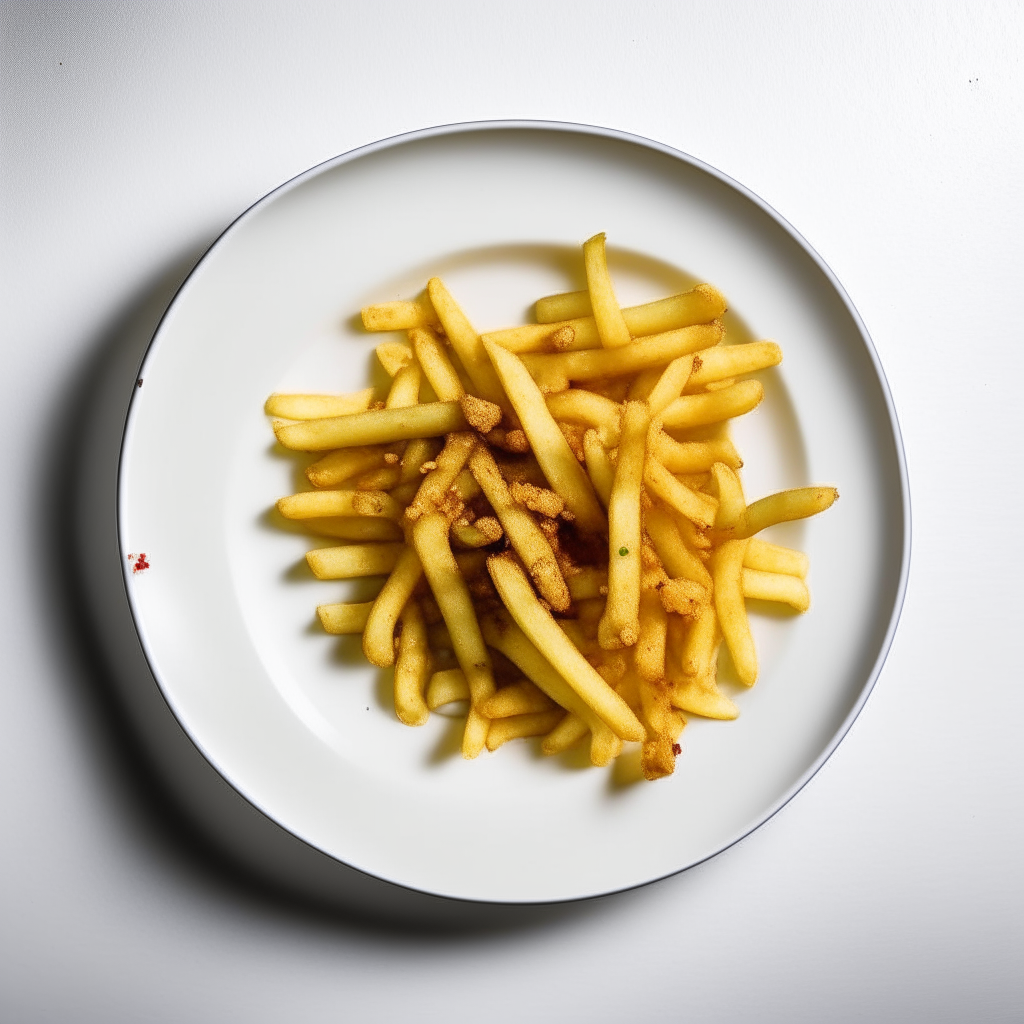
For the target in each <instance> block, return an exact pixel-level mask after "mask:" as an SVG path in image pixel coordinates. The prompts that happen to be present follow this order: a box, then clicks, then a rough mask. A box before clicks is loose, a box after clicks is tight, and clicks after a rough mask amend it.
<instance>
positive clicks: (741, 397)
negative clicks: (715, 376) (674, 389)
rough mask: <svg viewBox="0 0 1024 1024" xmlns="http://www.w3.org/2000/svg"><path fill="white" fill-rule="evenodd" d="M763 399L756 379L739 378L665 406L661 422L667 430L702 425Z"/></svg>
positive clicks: (747, 409) (741, 411) (738, 412)
mask: <svg viewBox="0 0 1024 1024" xmlns="http://www.w3.org/2000/svg"><path fill="white" fill-rule="evenodd" d="M762 398H764V387H763V386H762V385H761V382H760V381H758V380H741V381H740V382H739V383H738V384H733V385H732V386H731V387H728V388H723V389H722V390H721V391H711V392H708V393H707V394H703V395H683V396H682V398H677V399H676V400H675V401H674V402H672V403H670V404H669V405H668V406H666V408H665V411H664V412H663V413H662V414H661V422H662V423H663V424H664V425H665V426H666V427H667V428H669V429H672V430H682V429H683V428H685V427H703V426H705V425H706V424H708V423H720V422H721V421H722V420H729V419H732V418H733V417H734V416H742V415H743V414H744V413H748V412H750V410H751V409H754V408H756V407H757V406H758V405H759V404H760V403H761V399H762Z"/></svg>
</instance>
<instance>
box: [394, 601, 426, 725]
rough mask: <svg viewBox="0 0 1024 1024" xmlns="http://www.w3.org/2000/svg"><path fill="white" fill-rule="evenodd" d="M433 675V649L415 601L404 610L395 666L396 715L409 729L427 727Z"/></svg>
mask: <svg viewBox="0 0 1024 1024" xmlns="http://www.w3.org/2000/svg"><path fill="white" fill-rule="evenodd" d="M429 674H430V648H429V647H428V646H427V627H426V625H425V624H424V622H423V613H422V612H421V611H420V606H419V605H418V604H417V603H416V602H415V601H409V602H407V603H406V605H405V608H404V609H403V610H402V632H401V634H400V636H399V638H398V660H397V661H396V662H395V713H396V714H397V715H398V718H399V720H400V721H402V722H404V723H405V724H406V725H423V724H424V723H425V722H426V721H427V719H428V718H429V717H430V710H429V709H428V708H427V704H426V701H425V700H424V699H423V691H424V689H425V688H426V685H427V678H428V676H429Z"/></svg>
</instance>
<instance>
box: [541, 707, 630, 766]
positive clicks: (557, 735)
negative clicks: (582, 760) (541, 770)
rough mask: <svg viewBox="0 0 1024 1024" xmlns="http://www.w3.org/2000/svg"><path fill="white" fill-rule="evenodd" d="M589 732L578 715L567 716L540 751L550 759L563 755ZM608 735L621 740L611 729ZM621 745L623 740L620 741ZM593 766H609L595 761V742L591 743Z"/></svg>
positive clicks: (545, 740)
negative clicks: (555, 755)
mask: <svg viewBox="0 0 1024 1024" xmlns="http://www.w3.org/2000/svg"><path fill="white" fill-rule="evenodd" d="M588 732H589V730H588V728H587V723H586V722H584V721H583V719H582V718H580V717H579V716H578V715H573V714H567V715H566V716H565V717H564V718H563V719H562V720H561V721H560V722H558V723H557V725H555V727H554V728H553V729H552V730H551V731H550V732H549V733H548V734H547V736H545V737H544V739H543V741H542V742H541V745H540V749H541V751H542V752H543V753H544V754H547V755H548V756H549V757H550V756H552V755H554V754H561V753H562V752H563V751H565V750H569V749H570V747H574V746H575V745H576V744H577V743H579V741H580V740H581V739H583V737H584V736H586V735H587V733H588ZM608 735H610V736H612V737H614V738H615V739H617V740H618V739H619V738H618V736H616V735H615V733H613V732H612V731H611V730H610V729H609V730H608ZM619 743H620V745H621V743H622V740H619ZM590 749H591V757H590V762H591V764H593V765H595V766H597V765H599V764H607V761H604V762H600V761H595V760H594V754H593V749H594V746H593V741H592V742H591V746H590Z"/></svg>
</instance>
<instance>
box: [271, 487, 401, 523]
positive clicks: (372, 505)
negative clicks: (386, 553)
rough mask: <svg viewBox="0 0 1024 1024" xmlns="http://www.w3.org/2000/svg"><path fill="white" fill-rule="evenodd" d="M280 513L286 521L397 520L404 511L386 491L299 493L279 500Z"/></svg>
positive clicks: (278, 508)
mask: <svg viewBox="0 0 1024 1024" xmlns="http://www.w3.org/2000/svg"><path fill="white" fill-rule="evenodd" d="M277 510H278V512H280V513H281V515H283V516H284V517H285V519H315V518H323V517H325V516H379V517H380V518H382V519H398V518H399V517H400V516H401V514H402V510H401V508H400V507H399V506H398V503H397V502H396V501H395V499H394V498H392V497H391V495H390V494H386V493H385V492H384V491H354V490H353V491H347V490H343V491H300V492H299V493H298V494H290V495H288V497H286V498H279V499H278V502H277Z"/></svg>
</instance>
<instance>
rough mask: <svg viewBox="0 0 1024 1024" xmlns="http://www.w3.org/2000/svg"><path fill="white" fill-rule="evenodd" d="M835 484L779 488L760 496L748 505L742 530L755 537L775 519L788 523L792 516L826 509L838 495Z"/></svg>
mask: <svg viewBox="0 0 1024 1024" xmlns="http://www.w3.org/2000/svg"><path fill="white" fill-rule="evenodd" d="M838 497H839V492H838V491H837V490H836V489H835V488H834V487H796V488H794V489H793V490H791V491H779V492H778V493H777V494H769V495H768V497H767V498H761V499H760V500H758V501H755V502H754V503H753V504H752V505H748V506H747V523H746V527H745V528H744V530H743V533H744V534H745V535H746V536H748V537H752V536H753V535H754V534H755V533H760V532H761V531H762V530H765V529H767V528H768V527H769V526H774V525H775V524H776V523H787V522H789V521H790V520H793V519H806V518H807V517H808V516H814V515H817V514H818V513H819V512H824V511H825V509H827V508H828V507H829V506H830V505H831V504H832V503H833V502H834V501H835V500H836V499H837V498H838Z"/></svg>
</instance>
